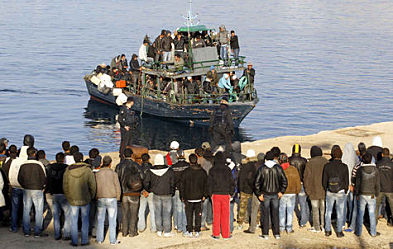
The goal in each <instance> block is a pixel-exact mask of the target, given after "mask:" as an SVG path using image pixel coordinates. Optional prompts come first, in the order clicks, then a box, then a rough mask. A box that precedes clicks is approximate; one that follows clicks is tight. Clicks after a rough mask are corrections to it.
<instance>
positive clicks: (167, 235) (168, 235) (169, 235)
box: [164, 233, 173, 238]
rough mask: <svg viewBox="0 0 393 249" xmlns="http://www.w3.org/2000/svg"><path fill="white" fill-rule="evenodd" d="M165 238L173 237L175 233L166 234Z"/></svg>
mask: <svg viewBox="0 0 393 249" xmlns="http://www.w3.org/2000/svg"><path fill="white" fill-rule="evenodd" d="M164 237H165V238H170V237H173V233H164Z"/></svg>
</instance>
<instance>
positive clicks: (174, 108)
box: [85, 80, 259, 128]
mask: <svg viewBox="0 0 393 249" xmlns="http://www.w3.org/2000/svg"><path fill="white" fill-rule="evenodd" d="M85 82H86V87H87V90H88V92H89V94H90V96H91V99H93V100H95V101H98V102H101V103H105V104H109V105H112V106H114V107H116V108H119V106H118V105H117V104H116V97H115V96H113V95H112V94H111V93H108V94H103V93H101V92H100V91H98V89H97V86H96V85H95V84H93V83H92V82H90V81H89V80H85ZM125 94H126V95H127V96H133V97H134V102H135V104H134V106H133V108H132V109H133V110H135V111H136V112H138V113H141V112H142V114H143V115H150V116H155V117H157V118H160V119H165V120H170V121H174V122H180V123H184V124H186V125H187V126H207V125H209V120H210V116H211V114H212V113H213V112H214V110H217V109H218V108H219V106H220V105H219V104H182V105H179V104H171V103H168V102H164V101H162V100H157V99H151V98H142V97H141V96H139V95H132V94H130V93H125ZM258 101H259V100H258V99H255V100H253V101H249V102H235V103H230V104H229V109H230V110H231V112H232V116H233V123H234V127H236V128H237V127H239V125H240V123H241V122H242V121H243V119H244V118H245V117H246V116H247V114H248V113H250V112H251V111H252V109H254V107H255V105H256V104H257V103H258Z"/></svg>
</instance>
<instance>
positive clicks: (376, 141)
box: [373, 136, 382, 147]
mask: <svg viewBox="0 0 393 249" xmlns="http://www.w3.org/2000/svg"><path fill="white" fill-rule="evenodd" d="M373 145H374V146H379V147H382V138H381V137H380V136H376V137H374V138H373Z"/></svg>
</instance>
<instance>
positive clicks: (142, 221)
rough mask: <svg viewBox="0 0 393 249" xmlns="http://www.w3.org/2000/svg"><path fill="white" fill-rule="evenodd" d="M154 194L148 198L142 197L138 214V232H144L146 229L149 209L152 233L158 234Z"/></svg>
mask: <svg viewBox="0 0 393 249" xmlns="http://www.w3.org/2000/svg"><path fill="white" fill-rule="evenodd" d="M153 196H154V194H153V193H149V196H148V197H144V196H143V195H141V198H140V202H139V213H138V230H139V231H144V230H145V229H146V218H147V217H146V216H147V214H146V210H147V207H148V208H149V212H150V231H151V232H156V231H157V229H156V219H155V217H154V202H153Z"/></svg>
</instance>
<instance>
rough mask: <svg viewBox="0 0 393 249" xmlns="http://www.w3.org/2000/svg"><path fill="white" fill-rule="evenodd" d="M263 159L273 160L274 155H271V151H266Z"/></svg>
mask: <svg viewBox="0 0 393 249" xmlns="http://www.w3.org/2000/svg"><path fill="white" fill-rule="evenodd" d="M265 159H266V160H273V159H274V153H273V151H268V152H266V156H265Z"/></svg>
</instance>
